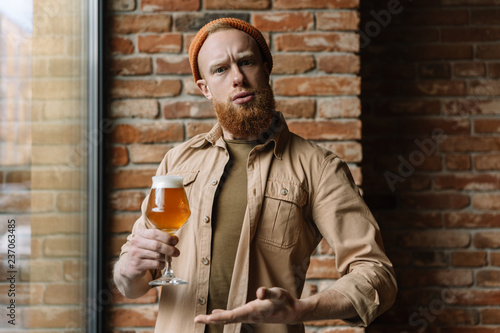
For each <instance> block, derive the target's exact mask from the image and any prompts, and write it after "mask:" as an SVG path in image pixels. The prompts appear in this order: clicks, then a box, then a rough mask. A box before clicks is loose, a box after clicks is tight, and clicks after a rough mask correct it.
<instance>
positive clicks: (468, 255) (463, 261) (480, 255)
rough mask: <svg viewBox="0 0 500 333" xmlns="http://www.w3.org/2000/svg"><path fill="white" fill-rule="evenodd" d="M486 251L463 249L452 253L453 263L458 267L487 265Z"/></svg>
mask: <svg viewBox="0 0 500 333" xmlns="http://www.w3.org/2000/svg"><path fill="white" fill-rule="evenodd" d="M486 255H487V253H486V252H483V251H475V252H470V251H463V252H453V253H452V254H451V264H452V265H453V266H456V267H481V266H485V265H486Z"/></svg>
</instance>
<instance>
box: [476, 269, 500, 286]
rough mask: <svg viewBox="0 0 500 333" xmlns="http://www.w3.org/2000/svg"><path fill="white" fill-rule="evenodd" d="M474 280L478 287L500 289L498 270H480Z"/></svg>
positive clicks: (499, 272) (499, 271) (499, 273)
mask: <svg viewBox="0 0 500 333" xmlns="http://www.w3.org/2000/svg"><path fill="white" fill-rule="evenodd" d="M476 280H477V282H476V284H477V286H479V287H500V270H480V271H478V272H477V274H476Z"/></svg>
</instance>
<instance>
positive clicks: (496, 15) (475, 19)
mask: <svg viewBox="0 0 500 333" xmlns="http://www.w3.org/2000/svg"><path fill="white" fill-rule="evenodd" d="M470 21H471V23H472V24H474V25H500V10H498V9H496V8H495V9H494V8H488V9H477V10H471V12H470Z"/></svg>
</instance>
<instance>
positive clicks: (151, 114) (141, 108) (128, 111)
mask: <svg viewBox="0 0 500 333" xmlns="http://www.w3.org/2000/svg"><path fill="white" fill-rule="evenodd" d="M108 110H109V116H110V117H111V118H156V117H157V116H158V101H157V100H154V99H123V100H117V101H113V102H111V104H110V106H109V108H108Z"/></svg>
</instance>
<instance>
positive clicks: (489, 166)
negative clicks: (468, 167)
mask: <svg viewBox="0 0 500 333" xmlns="http://www.w3.org/2000/svg"><path fill="white" fill-rule="evenodd" d="M474 168H476V170H500V155H494V154H488V155H476V156H474Z"/></svg>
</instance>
